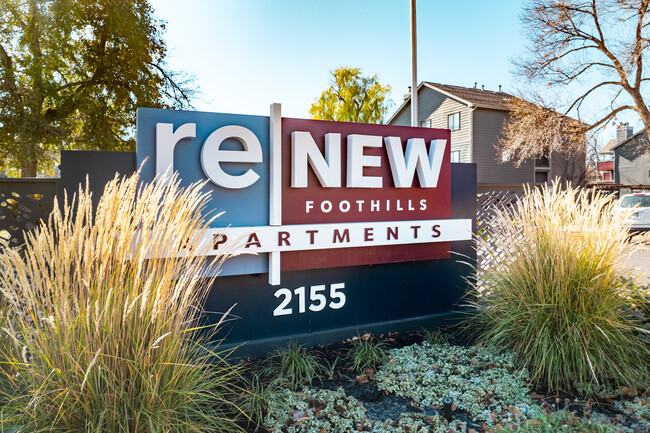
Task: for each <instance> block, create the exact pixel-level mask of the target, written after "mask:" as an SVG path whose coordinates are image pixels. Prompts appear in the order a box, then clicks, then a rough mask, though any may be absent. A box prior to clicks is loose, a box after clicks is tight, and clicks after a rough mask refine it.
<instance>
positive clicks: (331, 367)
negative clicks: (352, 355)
mask: <svg viewBox="0 0 650 433" xmlns="http://www.w3.org/2000/svg"><path fill="white" fill-rule="evenodd" d="M340 360H341V359H340V358H339V357H338V356H337V357H336V359H334V361H333V362H332V363H330V362H329V361H327V360H323V364H322V366H323V374H324V376H325V377H326V378H327V379H330V380H333V379H336V378H338V377H341V373H340V371H339V369H338V368H337V367H338V364H339V361H340Z"/></svg>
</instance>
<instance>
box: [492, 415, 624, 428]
mask: <svg viewBox="0 0 650 433" xmlns="http://www.w3.org/2000/svg"><path fill="white" fill-rule="evenodd" d="M497 431H498V432H500V433H558V432H562V433H613V432H614V431H619V430H615V429H614V428H613V426H611V425H610V424H604V423H600V422H593V421H591V420H589V419H581V418H578V417H577V416H576V415H575V414H573V413H572V412H569V411H566V410H562V411H559V412H552V413H549V414H544V415H543V416H540V417H538V418H536V419H531V420H528V421H525V422H523V423H521V424H520V425H519V426H516V427H504V428H502V429H499V430H497Z"/></svg>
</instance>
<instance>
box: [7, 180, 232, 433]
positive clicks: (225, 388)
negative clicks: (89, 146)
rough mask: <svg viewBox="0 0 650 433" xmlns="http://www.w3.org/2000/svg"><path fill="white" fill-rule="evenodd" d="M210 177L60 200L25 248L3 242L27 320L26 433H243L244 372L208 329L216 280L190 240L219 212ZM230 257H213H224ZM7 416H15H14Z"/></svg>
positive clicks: (11, 378)
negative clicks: (208, 301) (208, 188)
mask: <svg viewBox="0 0 650 433" xmlns="http://www.w3.org/2000/svg"><path fill="white" fill-rule="evenodd" d="M201 188H202V185H200V184H197V185H193V186H190V187H188V188H186V189H183V188H180V187H179V184H178V180H177V179H176V178H174V177H173V178H163V179H157V181H155V182H154V183H152V184H147V185H141V184H140V183H139V178H138V175H137V174H136V175H133V176H132V177H128V178H116V179H115V180H113V181H112V182H110V183H109V184H108V185H107V186H106V189H105V191H104V194H103V195H102V197H101V198H100V200H99V204H98V206H97V208H96V209H93V206H92V202H91V197H90V193H89V192H88V191H87V190H85V191H83V190H80V192H79V194H78V196H77V198H76V201H74V200H73V203H66V205H65V206H63V207H62V208H59V207H58V206H55V209H54V211H53V212H52V214H51V216H50V217H49V220H48V221H47V223H46V224H44V225H42V226H39V227H37V228H36V229H35V230H34V231H32V232H30V233H28V234H27V236H26V245H25V248H24V251H23V253H19V252H18V251H15V250H12V249H10V248H8V247H7V245H6V243H5V244H2V246H0V290H1V291H2V296H3V297H4V299H5V300H6V301H7V303H8V305H9V306H10V311H11V312H12V315H11V320H12V323H13V324H14V326H13V329H12V330H11V335H10V338H11V339H12V341H13V342H14V344H15V352H14V353H13V354H12V355H11V367H12V368H13V369H14V374H11V375H4V377H5V379H6V380H7V381H8V382H9V389H10V391H11V392H10V394H11V395H10V399H9V401H8V403H7V409H8V410H9V411H10V415H11V416H10V417H9V419H8V421H7V422H5V423H4V424H3V425H4V426H14V427H18V428H19V429H20V431H21V432H45V431H47V432H129V433H144V432H147V433H149V432H202V431H220V432H228V431H236V430H239V428H238V427H237V425H236V424H235V422H234V421H233V417H234V416H235V415H237V414H238V413H239V409H238V408H237V406H236V402H237V401H238V398H239V394H240V392H239V391H240V390H238V389H237V388H236V387H235V386H234V385H233V383H234V381H235V380H237V379H238V378H239V372H238V370H237V369H236V368H233V367H232V366H231V365H230V364H229V363H228V362H227V361H226V360H225V359H224V358H225V356H226V355H227V353H223V352H219V349H218V348H215V347H208V346H207V344H206V343H207V341H208V339H209V338H210V337H213V336H214V332H215V328H214V327H211V328H209V329H200V327H201V326H200V322H199V319H200V318H201V316H202V310H201V305H202V301H203V300H204V298H205V296H206V294H207V290H208V288H209V285H210V283H211V281H210V279H206V278H199V277H197V275H199V272H200V271H201V270H202V269H204V266H206V263H205V259H204V258H203V257H200V254H194V253H195V252H196V253H198V251H192V250H190V249H188V243H187V240H189V239H194V237H195V236H201V235H202V234H203V233H205V231H206V230H207V229H208V227H209V223H210V221H211V220H209V219H208V220H206V219H205V218H204V217H203V216H202V210H203V209H204V206H205V204H206V202H207V200H208V199H209V197H208V196H207V195H205V194H204V193H202V192H201ZM222 258H223V257H217V258H215V259H214V261H212V262H211V263H210V265H212V266H216V265H218V261H219V260H221V259H222ZM5 414H7V411H5Z"/></svg>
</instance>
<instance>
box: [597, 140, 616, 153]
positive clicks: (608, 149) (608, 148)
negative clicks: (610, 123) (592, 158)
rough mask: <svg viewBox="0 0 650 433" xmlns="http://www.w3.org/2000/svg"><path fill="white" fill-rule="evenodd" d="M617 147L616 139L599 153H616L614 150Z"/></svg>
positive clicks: (609, 142)
mask: <svg viewBox="0 0 650 433" xmlns="http://www.w3.org/2000/svg"><path fill="white" fill-rule="evenodd" d="M614 146H616V139H614V138H612V139H611V140H609V141H608V142H607V144H606V145H605V147H603V148H602V149H601V150H600V152H598V153H614V152H613V151H612V149H613V148H614Z"/></svg>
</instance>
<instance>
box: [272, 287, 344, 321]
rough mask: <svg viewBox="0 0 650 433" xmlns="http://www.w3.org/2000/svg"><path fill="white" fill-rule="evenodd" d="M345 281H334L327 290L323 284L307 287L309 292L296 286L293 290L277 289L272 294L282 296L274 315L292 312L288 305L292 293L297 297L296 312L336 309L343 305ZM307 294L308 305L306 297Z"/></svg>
mask: <svg viewBox="0 0 650 433" xmlns="http://www.w3.org/2000/svg"><path fill="white" fill-rule="evenodd" d="M343 289H345V283H334V284H331V285H330V286H329V291H328V290H327V286H326V285H325V284H320V285H317V286H311V287H309V294H307V290H306V288H305V287H304V286H303V287H298V288H297V289H295V290H294V291H293V292H292V291H291V290H289V289H278V290H276V291H275V293H274V294H273V295H274V296H275V297H276V298H278V299H280V298H282V301H281V302H280V305H278V306H277V307H276V308H275V310H273V315H274V316H288V315H290V314H293V308H292V307H290V305H291V300H292V298H293V295H295V296H296V297H297V298H298V313H305V312H306V311H307V310H309V311H314V312H317V311H322V310H324V309H325V307H329V308H331V309H333V310H338V309H339V308H341V307H343V306H344V305H345V293H343V292H342V290H343ZM308 296H309V305H307V297H308Z"/></svg>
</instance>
